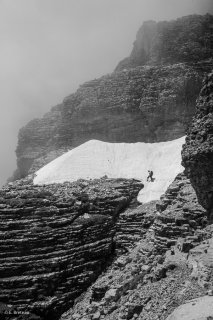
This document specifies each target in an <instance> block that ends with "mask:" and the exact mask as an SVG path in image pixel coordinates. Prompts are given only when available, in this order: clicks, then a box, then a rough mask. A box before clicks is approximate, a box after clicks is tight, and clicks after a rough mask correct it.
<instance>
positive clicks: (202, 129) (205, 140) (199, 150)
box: [182, 73, 213, 222]
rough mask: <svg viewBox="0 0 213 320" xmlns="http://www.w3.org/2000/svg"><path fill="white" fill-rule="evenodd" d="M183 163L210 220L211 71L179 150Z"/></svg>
mask: <svg viewBox="0 0 213 320" xmlns="http://www.w3.org/2000/svg"><path fill="white" fill-rule="evenodd" d="M182 159H183V165H184V166H185V168H186V174H187V176H188V177H189V178H190V180H191V182H192V185H193V187H194V188H195V190H196V192H197V196H198V199H199V201H200V203H201V204H202V206H203V207H204V208H206V209H207V210H208V211H209V220H210V221H211V222H212V221H213V73H211V74H209V75H208V76H207V77H206V79H205V80H204V83H203V88H202V90H201V92H200V96H199V99H198V101H197V107H196V115H195V117H194V119H193V121H192V124H191V126H190V128H189V130H188V133H187V138H186V144H185V145H184V146H183V150H182Z"/></svg>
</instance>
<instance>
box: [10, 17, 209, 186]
mask: <svg viewBox="0 0 213 320" xmlns="http://www.w3.org/2000/svg"><path fill="white" fill-rule="evenodd" d="M212 25H213V17H212V16H211V15H209V14H207V15H205V16H197V15H194V16H187V17H184V18H181V19H178V20H175V21H171V22H159V23H155V22H145V23H144V24H143V26H142V27H141V29H140V30H139V32H138V34H137V39H136V42H135V44H134V48H133V51H132V53H131V55H130V57H129V58H128V59H127V60H128V63H127V62H126V63H124V62H121V63H120V64H119V65H118V67H117V68H116V71H115V72H113V73H112V74H109V75H106V76H103V77H101V78H99V79H95V80H92V81H89V82H87V83H85V84H83V85H82V86H80V88H79V89H78V90H77V91H76V92H75V93H73V94H71V95H70V96H68V97H67V98H65V99H64V101H63V103H62V104H60V105H57V106H55V107H53V108H52V109H51V110H50V112H49V113H47V114H46V115H44V117H43V118H41V119H35V120H32V121H31V122H29V123H28V124H27V125H26V126H25V127H24V128H22V129H21V130H20V132H19V137H18V146H17V149H16V154H17V171H16V173H15V174H14V176H13V178H12V180H14V179H16V178H20V177H25V176H26V175H27V174H28V173H29V172H34V171H35V170H37V169H38V168H41V167H42V166H43V165H45V164H46V163H48V162H49V161H51V160H53V159H55V158H56V157H58V156H59V155H61V154H63V153H64V152H66V151H68V150H70V149H72V148H75V147H77V146H78V145H80V144H82V143H84V142H86V141H88V140H92V139H96V140H102V141H106V142H160V141H168V140H173V139H177V138H180V137H181V136H183V135H185V132H186V129H187V126H188V125H189V123H190V121H191V119H192V116H193V114H194V111H195V101H196V98H197V96H198V94H199V91H200V89H201V83H202V78H203V76H204V74H205V73H206V72H209V71H210V70H211V68H212V66H213V62H212V53H213V48H212V43H213V39H212ZM184 57H185V58H184ZM125 61H126V60H125Z"/></svg>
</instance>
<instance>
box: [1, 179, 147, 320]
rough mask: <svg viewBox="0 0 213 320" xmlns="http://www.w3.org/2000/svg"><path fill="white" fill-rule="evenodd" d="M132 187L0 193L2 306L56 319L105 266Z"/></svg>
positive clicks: (23, 187) (26, 186)
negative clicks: (116, 223)
mask: <svg viewBox="0 0 213 320" xmlns="http://www.w3.org/2000/svg"><path fill="white" fill-rule="evenodd" d="M141 187H142V184H141V183H139V182H137V181H136V180H124V179H120V180H110V179H105V178H103V179H100V180H93V181H84V180H80V181H77V182H76V183H64V184H61V185H60V184H58V185H56V184H52V185H48V186H38V185H33V184H32V180H30V179H26V180H20V181H18V182H16V183H10V184H8V185H7V186H6V187H5V188H3V189H2V190H1V191H0V218H1V221H2V223H1V225H0V243H1V252H0V301H1V303H5V304H11V305H12V306H13V307H14V308H17V310H19V311H21V310H24V311H29V312H33V313H34V314H37V315H38V316H39V317H40V318H41V319H57V318H58V316H59V315H60V314H61V313H62V311H63V310H66V309H67V308H68V307H69V306H71V305H72V303H73V301H74V299H75V298H76V297H77V296H78V295H79V294H81V293H82V292H83V291H84V290H85V289H86V288H87V287H88V286H89V285H90V284H91V283H92V282H94V281H95V279H96V278H97V276H98V275H99V274H100V273H101V272H102V271H103V268H104V267H105V266H106V264H107V262H109V260H110V257H111V255H112V254H113V251H114V247H115V245H114V236H115V232H116V227H115V222H116V219H117V218H118V215H119V213H120V212H121V211H122V210H124V209H125V207H127V206H128V205H129V203H130V202H131V200H132V199H134V198H135V197H136V196H137V193H138V191H139V190H140V189H141Z"/></svg>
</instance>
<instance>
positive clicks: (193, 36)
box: [116, 14, 213, 70]
mask: <svg viewBox="0 0 213 320" xmlns="http://www.w3.org/2000/svg"><path fill="white" fill-rule="evenodd" d="M212 28H213V16H212V15H210V14H206V15H205V16H199V15H191V16H186V17H182V18H179V19H177V20H173V21H162V22H158V23H157V22H155V21H146V22H144V23H143V25H142V27H141V28H140V29H139V31H138V33H137V37H136V40H135V42H134V47H133V50H132V52H131V55H130V57H128V58H125V59H124V60H122V61H121V62H120V63H119V64H118V66H117V67H116V70H123V69H124V68H134V67H136V66H141V65H145V64H148V65H153V64H165V63H166V64H168V63H177V62H189V63H190V64H191V63H193V62H194V63H196V62H199V61H201V60H206V59H209V58H211V57H212V55H213V46H212V43H213V34H212Z"/></svg>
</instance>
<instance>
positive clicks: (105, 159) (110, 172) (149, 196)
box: [34, 137, 185, 203]
mask: <svg viewBox="0 0 213 320" xmlns="http://www.w3.org/2000/svg"><path fill="white" fill-rule="evenodd" d="M184 142H185V137H182V138H179V139H176V140H173V141H167V142H159V143H143V142H137V143H109V142H102V141H98V140H90V141H88V142H86V143H84V144H82V145H80V146H78V147H77V148H74V149H72V150H71V151H68V152H67V153H65V154H63V155H62V156H60V157H58V158H57V159H55V160H53V161H52V162H50V163H49V164H47V165H46V166H44V167H43V168H41V169H40V170H38V171H37V172H36V177H35V178H34V184H39V185H43V184H51V183H62V182H65V181H75V180H77V179H94V178H100V177H103V176H104V175H107V176H108V177H109V178H135V179H138V180H141V181H142V182H143V183H144V188H143V189H142V190H141V191H140V193H139V195H138V201H140V202H142V203H145V202H149V201H151V200H158V199H159V198H160V196H161V195H162V194H163V193H164V192H165V191H166V189H167V188H168V186H169V185H170V184H171V182H172V181H173V180H174V178H175V176H176V175H177V174H178V173H180V172H182V171H183V167H182V166H181V149H182V145H183V143H184ZM148 170H152V171H153V173H154V174H153V177H154V178H155V180H154V182H147V181H146V179H147V176H148Z"/></svg>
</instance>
